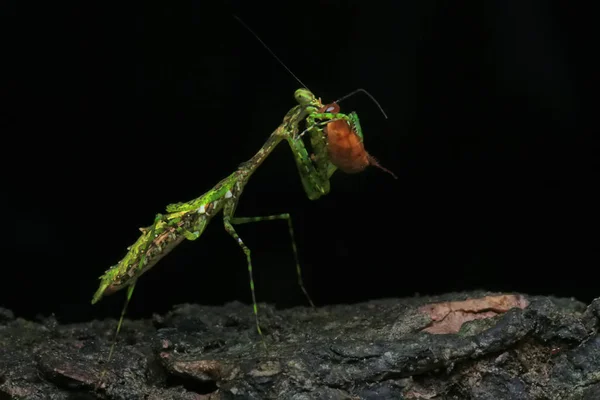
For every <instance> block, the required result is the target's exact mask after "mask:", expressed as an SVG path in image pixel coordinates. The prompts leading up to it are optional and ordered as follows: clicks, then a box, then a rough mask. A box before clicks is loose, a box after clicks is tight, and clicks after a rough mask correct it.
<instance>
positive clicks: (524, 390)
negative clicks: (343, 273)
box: [0, 292, 600, 400]
mask: <svg viewBox="0 0 600 400" xmlns="http://www.w3.org/2000/svg"><path fill="white" fill-rule="evenodd" d="M497 295H498V294H492V293H484V292H472V293H453V294H448V295H444V296H435V297H415V298H408V299H386V300H378V301H371V302H368V303H360V304H354V305H338V306H329V307H321V308H317V309H314V310H313V309H308V308H294V309H289V310H281V311H279V310H275V309H274V308H272V307H269V306H266V305H262V306H261V310H260V311H261V326H262V327H263V329H264V333H265V337H266V343H267V346H268V347H267V350H265V348H264V346H263V343H262V341H261V340H260V337H259V336H258V334H257V332H256V328H255V325H254V321H253V314H252V311H251V308H250V307H249V306H245V305H242V304H239V303H232V304H227V305H225V306H223V307H202V306H197V305H182V306H178V307H176V308H175V309H174V310H173V311H172V312H171V313H169V314H168V315H166V316H156V317H154V318H153V319H152V320H140V321H130V320H126V321H125V324H124V326H123V329H122V332H121V334H120V336H119V340H118V342H117V346H116V350H115V354H114V357H113V360H112V361H111V362H110V363H109V364H108V365H106V364H104V363H102V362H99V360H100V359H101V358H102V357H106V355H107V354H108V351H109V347H110V344H111V339H112V336H113V334H114V329H115V323H116V322H115V321H114V320H107V321H92V322H89V323H82V324H70V325H62V324H60V323H58V322H57V321H55V320H53V319H46V320H44V321H42V322H31V321H26V320H23V319H19V318H16V319H15V317H14V316H13V315H12V313H10V312H9V311H8V310H0V400H4V399H65V400H66V399H70V400H73V399H129V400H131V399H162V400H169V399H293V400H304V399H481V400H483V399H490V400H492V399H494V400H501V399H561V400H562V399H573V400H575V399H577V400H593V399H598V398H600V336H599V335H598V330H599V329H600V299H597V300H595V301H594V302H592V303H591V304H589V305H586V304H583V303H581V302H578V301H576V300H572V299H557V298H551V297H542V296H527V295H521V296H517V297H518V298H519V299H523V300H524V301H523V302H521V303H519V304H520V306H514V307H513V306H512V305H510V304H509V306H508V307H507V309H506V310H503V309H500V310H499V309H498V307H497V306H495V305H493V304H492V303H491V302H490V303H489V305H486V304H487V303H486V302H485V301H486V299H491V298H492V297H489V296H497ZM469 299H479V300H477V301H476V302H475V303H473V304H468V305H467V306H465V305H464V304H467V303H464V302H463V301H464V300H469ZM482 299H483V300H482ZM458 301H461V303H444V302H458ZM482 301H483V302H482ZM428 304H429V305H433V306H427V305H428ZM440 304H441V306H439V307H438V308H437V309H436V312H437V313H438V314H436V313H434V312H433V311H432V310H433V308H435V307H437V306H436V305H440ZM448 304H450V306H447V305H448ZM453 304H454V305H453ZM456 304H459V306H456ZM432 307H433V308H432ZM511 307H512V308H511ZM440 310H445V311H444V312H443V313H442V314H439V312H440ZM446 312H447V314H446ZM440 315H442V316H441V317H440ZM457 320H458V321H459V324H458V325H459V326H460V330H458V331H457V332H456V333H443V331H444V328H448V329H451V328H452V327H454V326H456V321H457ZM451 321H452V324H450V322H451ZM460 321H462V323H461V322H460ZM434 324H437V326H436V328H435V329H437V331H436V330H432V329H431V328H432V327H433V326H434ZM444 324H447V326H444ZM432 332H437V333H432ZM104 368H107V372H106V375H105V376H104V378H103V381H102V383H101V384H100V385H98V382H99V379H100V376H101V373H102V370H103V369H104ZM97 386H98V387H97Z"/></svg>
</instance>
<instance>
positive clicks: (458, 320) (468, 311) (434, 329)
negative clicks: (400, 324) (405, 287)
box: [419, 294, 529, 334]
mask: <svg viewBox="0 0 600 400" xmlns="http://www.w3.org/2000/svg"><path fill="white" fill-rule="evenodd" d="M528 305H529V301H527V299H526V298H525V297H523V296H521V295H510V294H507V295H500V296H486V297H481V298H478V299H469V300H464V301H448V302H443V303H434V304H427V305H426V306H423V307H420V308H419V311H420V312H424V313H426V314H428V315H429V317H430V318H431V320H432V323H431V324H430V325H429V326H428V327H427V328H424V329H423V331H424V332H429V333H433V334H444V333H457V332H458V331H459V330H460V327H461V326H462V324H464V323H465V322H467V321H472V320H475V319H484V318H491V317H494V316H496V315H498V314H502V313H505V312H507V311H508V310H510V309H511V308H515V307H518V308H525V307H527V306H528Z"/></svg>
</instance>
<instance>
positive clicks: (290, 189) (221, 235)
mask: <svg viewBox="0 0 600 400" xmlns="http://www.w3.org/2000/svg"><path fill="white" fill-rule="evenodd" d="M250 3H252V4H250ZM559 3H562V2H557V3H556V4H559ZM127 7H130V8H127ZM571 7H572V8H567V6H565V5H561V6H558V5H553V3H548V2H541V1H527V2H521V1H519V2H517V1H515V2H503V1H498V2H492V1H489V2H469V3H467V2H465V3H460V4H459V3H455V2H433V1H418V2H416V1H415V2H399V1H389V2H364V1H363V2H341V1H323V2H313V3H310V2H306V3H303V2H273V3H264V2H258V3H255V2H225V3H214V2H210V3H209V2H198V1H196V2H191V3H185V4H177V5H174V4H171V5H155V6H153V5H148V4H146V5H143V6H139V8H133V7H132V6H123V5H120V6H109V5H107V4H104V3H99V4H96V5H90V4H89V3H87V2H84V3H81V4H80V5H78V6H75V7H71V6H63V5H57V4H55V3H46V4H45V5H38V6H29V8H28V6H26V5H23V3H21V4H19V5H18V6H17V5H15V4H12V5H11V4H8V5H5V6H3V8H4V11H3V12H2V15H3V17H2V18H3V26H4V27H8V33H7V35H5V38H7V39H8V40H7V41H6V46H5V47H4V50H3V53H4V54H3V64H4V65H5V66H6V65H8V70H7V71H5V72H4V73H3V78H2V79H3V81H2V92H3V94H4V97H5V98H7V99H8V100H9V101H8V102H7V103H5V105H4V106H3V107H2V108H3V110H2V114H3V117H2V120H3V122H2V124H3V128H2V131H3V132H4V135H2V142H3V145H2V150H3V151H2V153H3V155H2V164H3V165H2V176H3V182H2V210H3V213H4V214H3V217H2V224H1V226H2V230H1V231H2V247H3V249H2V254H3V257H2V260H1V261H0V262H1V267H0V268H1V275H0V306H3V307H6V308H10V309H12V310H14V311H15V312H16V314H17V315H19V316H23V317H28V318H30V317H33V316H35V315H36V314H42V315H49V314H51V313H54V314H55V315H56V316H57V317H58V319H59V320H60V321H64V322H67V321H78V320H89V319H92V318H101V317H105V316H112V317H117V316H118V314H119V312H120V307H121V304H122V301H123V299H124V296H123V294H124V292H121V293H119V294H116V295H113V296H111V297H108V298H106V299H104V300H103V301H101V302H100V303H98V304H97V305H95V306H92V305H91V304H90V300H91V298H92V294H93V293H94V291H95V289H96V287H97V285H98V283H99V281H98V279H97V278H98V277H99V276H100V275H101V274H102V273H103V272H104V271H105V270H106V269H107V268H108V267H109V266H110V265H112V264H114V263H116V262H117V261H118V260H119V259H120V258H121V257H122V256H123V255H124V252H125V248H126V247H127V246H129V245H130V244H132V243H133V242H134V241H135V240H136V238H137V237H138V235H139V231H138V230H137V229H138V227H140V226H147V225H150V224H151V222H152V220H153V218H154V215H155V214H156V213H157V212H163V211H164V206H165V205H166V204H168V203H173V202H179V201H187V200H190V199H192V198H194V197H197V196H199V195H200V194H202V193H203V192H205V191H206V190H208V189H209V188H211V187H212V186H213V185H214V184H216V183H217V182H218V181H219V180H220V179H222V178H223V177H225V176H226V175H228V174H229V173H230V172H232V171H233V170H234V169H235V168H236V167H237V166H238V165H239V163H241V162H243V161H245V160H247V159H249V158H250V157H251V156H252V155H253V154H254V153H255V152H256V151H257V150H258V149H259V148H260V146H261V145H262V144H263V143H264V141H265V140H266V138H267V137H268V135H269V134H270V133H271V132H272V131H273V130H274V129H275V128H276V127H277V125H278V124H279V123H280V122H281V120H282V118H283V116H284V115H285V113H286V112H287V111H288V110H289V109H290V108H291V107H292V106H294V99H293V93H294V90H295V89H297V88H298V87H300V85H299V83H298V82H296V81H295V80H294V78H292V77H291V76H290V75H289V74H288V73H287V72H286V71H285V69H284V68H283V67H282V66H281V65H280V64H278V63H277V61H276V60H275V59H274V58H273V57H272V56H271V55H269V53H268V52H267V51H266V50H265V49H264V48H263V47H262V46H261V45H260V43H259V42H258V41H257V40H256V39H255V38H254V37H253V36H252V35H251V34H250V33H249V32H248V31H247V30H245V29H244V28H243V27H242V26H241V25H240V24H239V23H238V22H237V21H236V20H235V19H234V18H233V17H232V14H236V15H238V16H239V17H240V18H241V19H242V20H244V21H245V22H246V23H247V24H248V25H250V26H251V27H252V28H253V29H254V30H255V31H256V32H257V34H258V35H259V36H260V37H261V38H262V40H264V41H265V42H266V43H267V44H268V45H269V46H270V47H271V48H272V50H273V51H274V52H275V53H276V54H277V55H278V56H279V58H281V59H282V60H283V61H284V62H285V63H286V64H287V65H288V67H289V68H290V69H292V70H293V71H294V73H295V74H296V75H298V76H299V77H300V79H302V81H303V82H304V83H305V84H306V85H307V86H308V87H309V88H310V89H311V90H312V91H313V92H314V93H315V94H316V95H317V96H320V97H321V98H322V99H323V101H333V100H335V99H337V98H339V97H341V96H342V95H344V94H346V93H348V92H350V91H352V90H354V89H356V88H359V87H361V88H365V89H367V90H369V91H370V92H371V93H372V94H373V95H374V96H375V97H376V98H377V99H378V100H379V102H380V103H381V104H382V106H383V108H384V109H385V110H386V112H387V113H388V115H389V119H388V120H385V119H384V118H383V117H382V115H381V114H380V113H379V112H378V110H377V108H376V107H375V106H374V105H373V103H371V102H370V101H369V99H368V98H367V97H366V96H362V95H357V96H354V97H352V98H350V99H348V100H346V101H344V102H343V103H342V110H343V111H346V112H349V111H351V110H355V111H357V112H358V114H359V116H360V117H361V123H362V127H363V131H364V134H365V145H366V147H367V149H368V150H369V151H370V153H371V154H373V155H374V156H376V157H377V158H378V159H379V160H380V162H381V163H382V164H383V165H384V166H386V167H387V168H389V169H391V170H393V171H394V172H395V173H396V174H397V175H398V176H399V179H398V180H397V181H395V180H393V179H392V178H391V177H390V176H389V175H387V174H385V173H383V172H382V171H380V170H377V169H375V168H371V169H368V170H366V171H364V172H363V173H360V174H356V175H345V174H343V173H341V172H337V173H336V174H335V175H334V176H333V178H332V183H331V186H332V190H331V193H330V194H329V195H328V196H326V197H324V198H322V199H319V200H318V201H314V202H313V201H310V200H308V198H307V197H306V195H305V194H304V192H303V190H302V186H301V184H300V179H299V177H298V176H297V173H296V169H295V165H294V162H293V158H292V155H291V153H290V150H289V148H287V146H286V145H285V144H282V145H281V148H278V149H277V150H276V151H275V152H274V153H273V154H272V156H271V157H269V159H267V161H266V162H265V163H264V164H263V165H262V166H261V168H260V169H259V170H258V171H257V172H256V174H255V175H254V177H253V178H252V179H251V180H250V183H249V184H248V186H247V187H246V190H245V192H244V194H243V196H242V198H241V201H240V204H239V207H238V209H237V215H238V216H257V215H269V214H277V213H282V212H290V213H291V214H292V217H293V219H294V224H295V229H296V234H297V242H298V248H299V252H300V257H301V263H302V266H303V268H304V276H305V282H306V286H307V289H308V291H309V292H310V293H311V295H312V297H313V299H314V300H315V302H316V303H317V305H323V304H333V303H342V302H358V301H365V300H368V299H375V298H385V297H401V296H412V295H414V294H415V293H420V294H434V293H442V292H448V291H462V290H469V289H479V288H482V289H490V290H499V291H520V292H526V293H531V294H547V295H551V294H552V295H559V296H573V297H576V298H578V299H580V300H582V301H586V302H588V301H590V300H591V299H592V298H594V297H597V296H598V295H600V288H599V286H598V281H597V279H598V277H599V276H600V268H599V265H598V227H599V226H600V225H599V224H600V218H599V215H598V211H597V205H598V204H599V200H600V197H599V196H598V194H597V186H598V185H597V175H598V165H597V161H596V158H597V154H598V150H599V146H598V142H597V139H596V132H595V130H594V129H593V125H588V123H587V118H588V117H589V116H593V115H594V114H595V113H593V112H588V111H590V110H592V108H591V106H590V104H592V103H591V102H590V99H592V98H595V97H597V96H595V97H592V96H591V94H593V93H594V89H593V86H592V82H593V81H594V79H593V77H594V75H595V74H597V70H596V68H595V67H594V66H593V64H592V60H593V59H594V55H593V53H594V52H593V49H594V47H595V44H594V43H595V41H594V40H593V39H592V37H591V33H590V30H591V23H592V21H591V15H592V13H591V10H586V9H584V8H581V6H580V8H576V6H571ZM586 108H589V110H586ZM238 232H239V234H240V236H241V237H242V238H243V239H244V241H245V242H246V244H247V245H248V246H249V247H250V248H251V249H252V251H253V260H254V270H255V281H256V290H257V296H258V299H259V301H266V302H270V303H274V304H276V305H277V306H280V307H287V306H292V305H303V304H305V302H304V298H303V295H302V293H301V291H300V290H299V288H298V287H297V284H296V278H295V268H294V263H293V258H292V252H291V246H290V242H289V238H288V235H287V227H286V225H285V223H284V222H264V223H260V224H252V225H243V226H240V227H239V229H238ZM231 300H240V301H243V302H246V303H248V302H249V301H250V290H249V284H248V278H247V271H246V264H245V258H244V255H243V253H242V252H241V250H240V249H239V247H238V245H237V244H236V243H235V241H234V240H232V239H231V238H230V237H229V236H228V234H227V233H226V232H225V231H224V229H223V225H222V222H221V220H220V219H219V218H217V219H215V220H213V223H212V224H210V225H209V227H208V228H207V230H206V231H205V233H204V235H203V236H202V237H201V238H200V239H199V240H198V241H195V242H185V243H183V244H182V245H181V246H180V247H178V248H177V249H176V250H175V251H174V252H173V253H171V254H170V255H169V256H168V257H166V258H165V259H164V260H163V261H161V262H160V263H159V264H158V265H157V266H156V267H154V268H153V269H152V270H150V271H149V272H148V273H147V274H146V275H144V276H143V278H142V279H140V281H139V282H138V285H137V287H136V291H135V293H134V296H133V300H132V303H131V305H130V309H129V315H130V316H133V317H140V316H149V315H151V314H152V313H154V312H160V313H162V312H165V311H167V310H169V309H170V308H171V307H172V306H173V305H174V304H178V303H183V302H197V303H201V304H222V303H223V302H226V301H231ZM249 312H250V308H249Z"/></svg>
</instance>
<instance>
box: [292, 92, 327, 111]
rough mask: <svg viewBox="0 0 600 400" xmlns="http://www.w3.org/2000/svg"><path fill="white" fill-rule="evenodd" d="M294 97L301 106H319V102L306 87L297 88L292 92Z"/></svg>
mask: <svg viewBox="0 0 600 400" xmlns="http://www.w3.org/2000/svg"><path fill="white" fill-rule="evenodd" d="M294 98H295V99H296V101H297V102H298V104H300V105H301V106H302V107H308V106H312V107H320V106H321V102H320V101H319V100H318V99H317V98H316V97H315V95H314V94H312V92H311V91H310V90H308V89H298V90H296V92H295V93H294Z"/></svg>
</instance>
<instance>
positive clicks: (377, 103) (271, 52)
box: [233, 15, 388, 119]
mask: <svg viewBox="0 0 600 400" xmlns="http://www.w3.org/2000/svg"><path fill="white" fill-rule="evenodd" d="M233 18H235V19H237V20H238V22H239V23H240V24H242V26H243V27H244V28H246V29H247V30H248V31H249V32H250V33H251V34H252V35H253V36H254V37H255V38H256V39H257V40H258V41H259V42H260V44H262V45H263V46H264V48H265V49H267V51H268V52H269V53H270V54H271V55H272V56H273V57H274V58H275V59H276V60H277V61H278V62H279V64H281V65H282V66H283V68H285V69H286V71H287V72H289V73H290V75H292V77H294V79H296V80H297V81H298V83H299V84H300V85H302V86H303V87H304V88H306V89H308V90H310V89H309V88H308V86H306V85H305V84H304V83H303V82H302V81H301V80H300V78H298V77H297V76H296V74H294V73H293V72H292V70H291V69H289V68H288V66H287V65H285V63H284V62H283V61H281V59H280V58H279V57H277V54H275V53H274V52H273V50H271V49H270V48H269V46H267V45H266V43H265V42H263V41H262V39H261V38H260V37H259V36H258V35H257V34H256V32H254V31H253V30H252V29H251V28H250V27H249V26H248V25H246V23H244V21H242V20H241V19H240V18H239V17H238V16H237V15H233ZM359 92H362V93H364V94H366V95H367V96H369V98H370V99H371V100H372V101H373V103H375V105H377V107H378V108H379V110H380V111H381V113H382V114H383V116H384V117H385V119H387V118H388V117H387V115H386V113H385V111H383V108H382V107H381V105H379V102H378V101H377V100H375V97H373V96H372V95H371V94H370V93H369V92H367V91H366V90H365V89H356V90H354V91H352V92H350V93H349V94H347V95H345V96H343V97H341V98H340V99H338V100H336V101H334V103H339V102H340V101H342V100H345V99H347V98H348V97H351V96H353V95H355V94H357V93H359Z"/></svg>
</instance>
